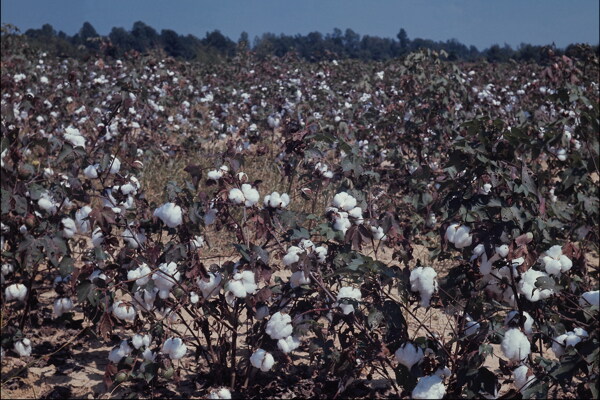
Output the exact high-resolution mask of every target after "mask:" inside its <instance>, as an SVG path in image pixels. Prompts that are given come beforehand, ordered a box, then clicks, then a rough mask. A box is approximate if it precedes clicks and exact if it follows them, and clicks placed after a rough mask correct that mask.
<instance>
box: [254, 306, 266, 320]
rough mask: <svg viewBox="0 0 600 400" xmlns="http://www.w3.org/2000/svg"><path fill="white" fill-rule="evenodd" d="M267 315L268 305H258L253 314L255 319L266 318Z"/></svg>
mask: <svg viewBox="0 0 600 400" xmlns="http://www.w3.org/2000/svg"><path fill="white" fill-rule="evenodd" d="M267 315H269V307H267V306H260V307H258V308H257V309H256V314H255V315H254V318H256V319H257V320H261V319H264V318H266V317H267Z"/></svg>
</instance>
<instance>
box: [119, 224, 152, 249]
mask: <svg viewBox="0 0 600 400" xmlns="http://www.w3.org/2000/svg"><path fill="white" fill-rule="evenodd" d="M122 237H123V240H124V241H125V243H127V246H128V247H129V248H131V249H137V248H138V247H140V245H143V244H144V243H146V235H144V234H143V233H142V232H132V231H131V229H130V228H126V229H125V230H124V231H123V235H122Z"/></svg>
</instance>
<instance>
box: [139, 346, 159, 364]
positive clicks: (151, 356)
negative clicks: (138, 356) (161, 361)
mask: <svg viewBox="0 0 600 400" xmlns="http://www.w3.org/2000/svg"><path fill="white" fill-rule="evenodd" d="M142 357H143V358H144V360H145V361H150V362H154V360H155V359H156V353H154V352H153V351H152V350H150V349H149V348H146V350H144V351H143V352H142Z"/></svg>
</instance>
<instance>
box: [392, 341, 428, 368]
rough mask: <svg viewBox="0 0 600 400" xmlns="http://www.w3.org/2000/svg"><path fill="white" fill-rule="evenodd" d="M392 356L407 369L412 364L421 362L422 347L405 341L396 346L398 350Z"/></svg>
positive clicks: (422, 355)
mask: <svg viewBox="0 0 600 400" xmlns="http://www.w3.org/2000/svg"><path fill="white" fill-rule="evenodd" d="M394 356H395V357H396V360H397V361H398V362H399V363H400V364H402V365H404V366H405V367H406V368H408V369H411V368H412V367H413V365H415V364H418V363H420V362H421V360H422V359H423V357H424V354H423V349H421V348H420V347H417V346H415V345H414V344H412V343H408V342H407V343H404V344H403V345H402V346H400V347H398V350H396V352H395V353H394Z"/></svg>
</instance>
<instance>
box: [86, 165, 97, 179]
mask: <svg viewBox="0 0 600 400" xmlns="http://www.w3.org/2000/svg"><path fill="white" fill-rule="evenodd" d="M83 175H85V177H86V178H88V179H96V178H98V164H94V165H88V166H87V167H85V169H84V170H83Z"/></svg>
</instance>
